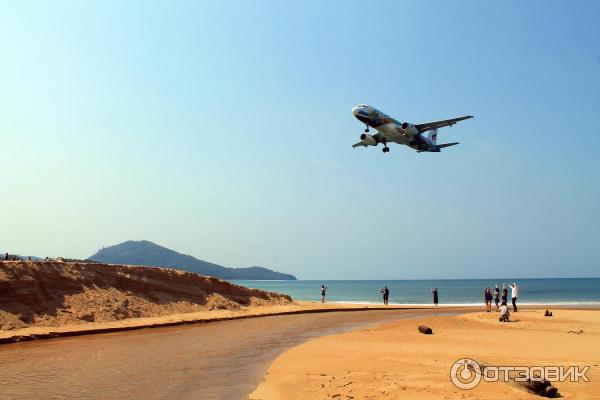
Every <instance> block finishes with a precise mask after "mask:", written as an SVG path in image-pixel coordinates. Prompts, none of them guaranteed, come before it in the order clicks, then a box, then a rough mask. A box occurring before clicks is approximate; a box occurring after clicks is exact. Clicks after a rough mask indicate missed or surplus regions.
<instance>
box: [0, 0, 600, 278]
mask: <svg viewBox="0 0 600 400" xmlns="http://www.w3.org/2000/svg"><path fill="white" fill-rule="evenodd" d="M599 20H600V5H599V4H598V3H597V2H592V1H590V2H585V1H579V2H577V3H570V2H562V1H556V2H541V1H537V2H533V1H532V2H527V3H524V2H518V1H515V2H501V3H498V2H495V3H492V2H486V3H484V2H478V1H473V2H467V1H461V2H441V1H436V2H422V1H415V2H396V1H389V2H370V3H365V2H358V1H344V2H342V1H331V2H319V1H315V2H295V3H292V2H275V1H270V2H263V1H239V2H199V1H198V2H195V1H193V2H182V1H180V2H141V1H138V2H127V1H125V2H123V1H114V2H110V1H105V2H39V3H36V2H10V3H5V4H3V13H2V16H0V22H1V23H0V50H1V51H2V62H1V63H0V135H1V141H0V146H1V148H2V149H3V151H2V157H0V168H1V169H0V178H1V182H2V187H3V190H2V193H3V196H1V197H0V209H1V210H2V226H3V229H2V230H1V233H0V247H1V248H5V249H8V250H10V251H14V252H17V253H21V254H35V255H40V256H46V255H50V256H57V255H64V256H72V257H86V256H89V255H91V254H92V253H94V252H95V251H96V250H97V249H98V248H100V247H102V246H105V245H110V244H115V243H119V242H121V241H124V240H129V239H147V240H151V241H154V242H156V243H158V244H161V245H164V246H167V247H170V248H172V249H175V250H177V251H180V252H183V253H187V254H191V255H194V256H196V257H198V258H201V259H204V260H207V261H212V262H216V263H219V264H222V265H227V266H249V265H263V266H267V267H271V268H274V269H277V270H281V271H285V272H291V273H294V274H296V275H298V276H299V277H301V278H306V279H309V278H323V279H325V278H329V279H344V278H346V279H403V278H468V277H474V278H477V277H506V276H514V277H539V276H540V277H541V276H544V277H562V276H600V275H599V274H598V266H599V263H598V259H597V256H596V252H597V251H596V250H597V247H598V243H599V242H600V234H599V232H598V227H599V226H600V146H599V145H598V140H599V139H600V132H599V131H600V129H599V128H598V115H599V110H600V42H599V40H598V39H599V38H600V25H599V24H598V23H597V22H598V21H599ZM360 103H367V104H371V105H373V106H375V107H377V108H378V109H380V110H382V111H384V112H386V113H388V114H390V115H391V116H393V117H394V118H396V119H398V120H402V121H404V120H407V121H409V122H414V123H418V122H426V121H430V120H437V119H444V118H450V117H454V116H458V115H464V114H472V115H475V119H474V120H469V121H466V122H463V123H461V124H459V125H456V126H455V127H453V128H445V129H443V130H441V131H440V134H439V139H438V140H439V141H441V142H446V141H448V142H449V141H460V142H461V144H460V145H459V146H456V147H452V148H450V149H447V150H446V151H444V152H442V153H439V154H416V153H414V152H413V151H412V150H410V149H408V148H406V147H400V146H395V147H394V146H392V149H391V152H390V153H388V154H386V155H384V154H383V153H382V152H381V149H380V148H378V149H373V148H369V149H362V148H361V149H352V147H351V144H353V143H355V142H356V141H357V140H358V136H359V135H360V133H361V131H362V129H363V127H362V126H361V125H360V123H359V122H358V121H356V120H355V119H354V118H353V116H352V115H351V113H350V110H351V108H352V106H354V105H356V104H360Z"/></svg>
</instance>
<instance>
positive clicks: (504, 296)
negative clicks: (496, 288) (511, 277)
mask: <svg viewBox="0 0 600 400" xmlns="http://www.w3.org/2000/svg"><path fill="white" fill-rule="evenodd" d="M507 301H508V289H507V288H506V284H505V283H503V284H502V302H503V303H506V302H507Z"/></svg>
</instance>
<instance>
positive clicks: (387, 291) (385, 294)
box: [381, 286, 390, 306]
mask: <svg viewBox="0 0 600 400" xmlns="http://www.w3.org/2000/svg"><path fill="white" fill-rule="evenodd" d="M381 293H383V304H384V305H386V306H387V305H388V299H389V297H390V289H388V287H387V286H384V288H383V289H381Z"/></svg>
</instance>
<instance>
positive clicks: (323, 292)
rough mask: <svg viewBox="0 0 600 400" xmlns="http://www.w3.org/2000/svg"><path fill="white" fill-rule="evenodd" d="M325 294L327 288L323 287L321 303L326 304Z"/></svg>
mask: <svg viewBox="0 0 600 400" xmlns="http://www.w3.org/2000/svg"><path fill="white" fill-rule="evenodd" d="M325 292H327V286H325V285H321V303H325Z"/></svg>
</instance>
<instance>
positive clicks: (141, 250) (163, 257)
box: [89, 240, 296, 280]
mask: <svg viewBox="0 0 600 400" xmlns="http://www.w3.org/2000/svg"><path fill="white" fill-rule="evenodd" d="M89 259H90V260H93V261H98V262H102V263H107V264H129V265H149V266H155V267H168V268H175V269H180V270H183V271H189V272H196V273H199V274H202V275H210V276H214V277H216V278H221V279H273V280H275V279H277V280H296V277H295V276H294V275H290V274H283V273H281V272H275V271H272V270H270V269H267V268H263V267H249V268H228V267H223V266H221V265H218V264H213V263H210V262H207V261H202V260H198V259H197V258H195V257H192V256H188V255H185V254H180V253H177V252H176V251H173V250H171V249H167V248H166V247H162V246H159V245H157V244H155V243H152V242H149V241H147V240H140V241H134V240H129V241H127V242H123V243H120V244H117V245H114V246H110V247H104V248H102V249H101V250H98V252H97V253H96V254H94V255H93V256H90V257H89Z"/></svg>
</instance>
